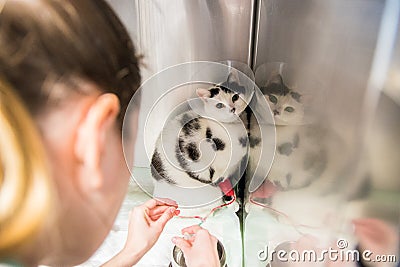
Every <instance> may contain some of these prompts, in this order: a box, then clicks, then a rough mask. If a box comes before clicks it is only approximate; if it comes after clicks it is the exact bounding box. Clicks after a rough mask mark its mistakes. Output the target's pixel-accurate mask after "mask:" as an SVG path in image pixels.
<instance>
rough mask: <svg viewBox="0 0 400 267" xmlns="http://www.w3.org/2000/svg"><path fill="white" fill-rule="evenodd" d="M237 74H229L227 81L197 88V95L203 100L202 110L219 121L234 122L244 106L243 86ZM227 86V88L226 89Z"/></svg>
mask: <svg viewBox="0 0 400 267" xmlns="http://www.w3.org/2000/svg"><path fill="white" fill-rule="evenodd" d="M237 81H238V78H237V74H236V73H233V74H230V75H229V77H228V79H227V81H226V82H224V83H222V84H218V85H216V86H213V87H211V88H209V89H203V88H198V89H197V90H196V93H197V95H198V96H199V97H200V98H201V99H202V100H203V102H204V111H205V112H206V114H208V115H209V116H210V117H211V118H215V119H216V120H218V121H221V122H234V121H237V120H238V118H239V115H240V113H242V111H243V110H244V109H245V108H246V106H247V104H246V102H245V101H244V93H245V88H244V87H243V86H241V85H240V84H239V83H238V82H237ZM228 88H229V89H228Z"/></svg>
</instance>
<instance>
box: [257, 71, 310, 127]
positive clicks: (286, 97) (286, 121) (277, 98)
mask: <svg viewBox="0 0 400 267" xmlns="http://www.w3.org/2000/svg"><path fill="white" fill-rule="evenodd" d="M262 91H263V94H264V95H265V98H266V100H267V101H268V103H269V105H270V107H271V111H272V112H273V114H274V119H275V124H276V125H299V124H302V122H303V117H304V106H303V104H302V102H301V95H300V94H299V93H297V92H294V91H292V90H291V89H290V88H288V87H287V86H286V85H285V84H284V83H283V80H282V77H281V76H280V75H276V76H275V77H273V79H271V81H269V82H268V84H267V86H266V87H263V88H262Z"/></svg>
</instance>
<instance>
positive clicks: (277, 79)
mask: <svg viewBox="0 0 400 267" xmlns="http://www.w3.org/2000/svg"><path fill="white" fill-rule="evenodd" d="M268 83H277V84H281V85H283V78H282V75H280V74H274V75H272V76H271V78H270V79H269V81H268Z"/></svg>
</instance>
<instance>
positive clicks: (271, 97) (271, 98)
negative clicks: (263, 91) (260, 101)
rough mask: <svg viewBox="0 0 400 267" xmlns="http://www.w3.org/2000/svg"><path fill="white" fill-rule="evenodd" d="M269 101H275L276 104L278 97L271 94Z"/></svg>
mask: <svg viewBox="0 0 400 267" xmlns="http://www.w3.org/2000/svg"><path fill="white" fill-rule="evenodd" d="M269 101H271V102H272V103H274V104H276V103H278V99H277V98H276V97H275V96H273V95H270V96H269Z"/></svg>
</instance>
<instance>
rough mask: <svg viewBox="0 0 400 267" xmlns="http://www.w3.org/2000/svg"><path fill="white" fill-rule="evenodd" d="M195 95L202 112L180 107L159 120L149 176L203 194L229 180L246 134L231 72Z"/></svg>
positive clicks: (240, 92)
mask: <svg viewBox="0 0 400 267" xmlns="http://www.w3.org/2000/svg"><path fill="white" fill-rule="evenodd" d="M231 90H233V91H231ZM196 93H197V95H198V96H199V97H200V99H201V100H202V102H203V104H204V112H205V114H204V116H200V115H198V114H197V113H196V112H195V111H192V110H190V111H185V112H184V113H182V114H178V115H177V116H175V117H173V118H172V119H170V120H169V121H168V122H167V123H166V124H165V127H164V129H163V130H162V132H161V134H160V136H159V138H158V139H157V142H156V146H155V150H154V153H153V156H152V160H151V165H152V166H151V171H152V176H153V178H154V179H155V187H157V186H161V185H162V184H163V183H164V184H165V183H166V184H169V185H173V186H179V187H184V188H202V190H205V187H206V188H207V190H208V191H207V190H205V191H204V192H208V193H210V194H215V195H219V196H221V195H222V192H221V190H220V188H219V187H218V185H219V184H220V183H221V182H222V181H224V180H226V179H227V178H234V177H232V176H233V175H236V173H237V168H238V166H239V164H240V162H241V160H242V158H243V157H245V156H246V155H247V132H246V129H245V128H244V126H243V124H242V122H241V120H240V119H239V115H240V113H241V112H242V111H243V110H244V109H245V107H246V103H245V101H244V93H245V90H244V87H242V86H241V85H240V84H239V82H238V78H237V74H236V73H235V72H232V73H231V74H230V75H229V76H228V79H227V81H225V82H223V83H221V84H217V85H215V86H212V87H211V88H209V89H202V88H199V89H197V90H196ZM187 197H189V198H190V196H187Z"/></svg>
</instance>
